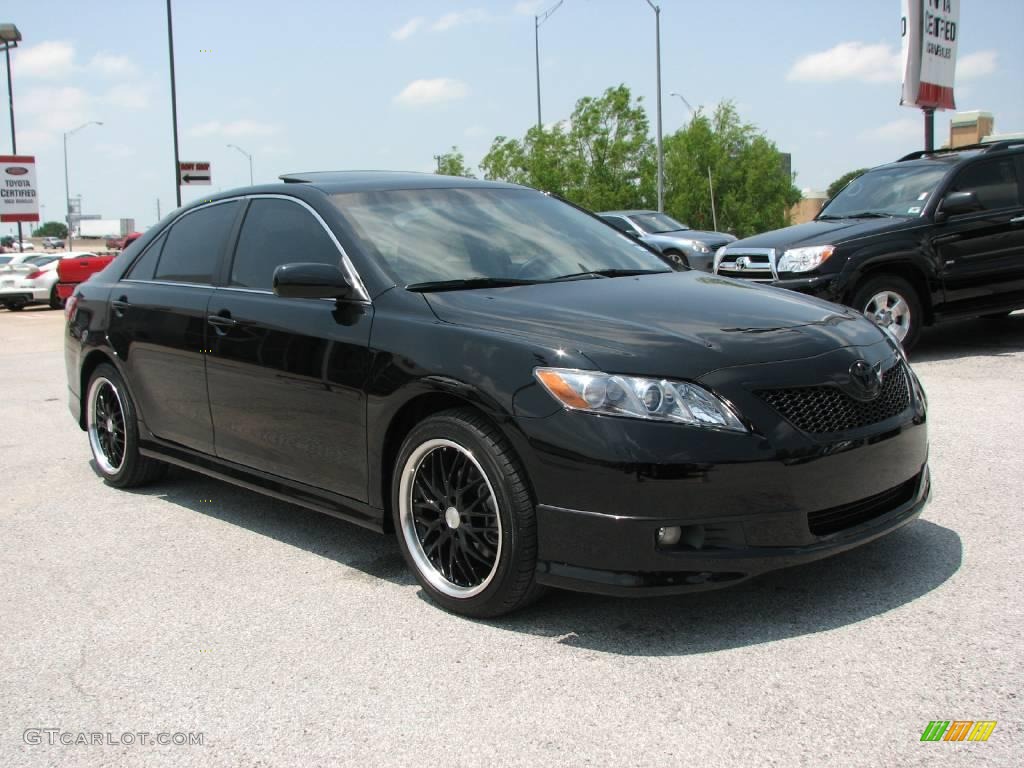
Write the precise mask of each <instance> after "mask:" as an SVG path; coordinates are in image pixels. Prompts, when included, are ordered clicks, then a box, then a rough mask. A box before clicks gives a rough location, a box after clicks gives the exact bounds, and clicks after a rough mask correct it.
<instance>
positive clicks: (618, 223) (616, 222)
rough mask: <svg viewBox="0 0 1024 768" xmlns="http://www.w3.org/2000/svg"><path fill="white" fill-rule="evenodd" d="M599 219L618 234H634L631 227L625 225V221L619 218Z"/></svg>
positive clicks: (603, 217)
mask: <svg viewBox="0 0 1024 768" xmlns="http://www.w3.org/2000/svg"><path fill="white" fill-rule="evenodd" d="M601 218H602V219H604V220H605V221H607V222H608V223H609V224H611V225H612V226H613V227H615V228H616V229H617V230H619V231H620V232H625V233H627V234H628V233H630V232H636V230H635V229H633V227H631V226H630V225H629V224H627V223H626V220H625V219H623V218H621V217H619V216H602V217H601Z"/></svg>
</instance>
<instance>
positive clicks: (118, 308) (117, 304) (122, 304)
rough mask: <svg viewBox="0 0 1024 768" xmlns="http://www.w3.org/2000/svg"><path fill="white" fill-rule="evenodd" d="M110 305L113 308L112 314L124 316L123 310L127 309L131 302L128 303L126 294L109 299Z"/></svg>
mask: <svg viewBox="0 0 1024 768" xmlns="http://www.w3.org/2000/svg"><path fill="white" fill-rule="evenodd" d="M110 306H111V307H112V308H113V310H114V314H115V315H116V316H117V317H124V311H125V310H126V309H128V307H130V306H131V304H129V303H128V297H127V296H121V297H120V298H118V299H114V300H113V301H111V302H110Z"/></svg>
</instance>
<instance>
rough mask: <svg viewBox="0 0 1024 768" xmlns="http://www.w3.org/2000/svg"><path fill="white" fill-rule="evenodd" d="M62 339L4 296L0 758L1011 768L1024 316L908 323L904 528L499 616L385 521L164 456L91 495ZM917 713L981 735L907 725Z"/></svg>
mask: <svg viewBox="0 0 1024 768" xmlns="http://www.w3.org/2000/svg"><path fill="white" fill-rule="evenodd" d="M61 331H62V316H61V313H59V312H53V311H49V310H42V309H29V310H26V311H24V312H21V313H11V312H0V382H2V385H0V391H2V393H3V396H2V397H0V423H2V424H3V434H2V436H0V446H2V453H0V455H2V457H3V460H2V466H3V473H2V484H0V498H2V499H3V504H2V510H0V577H2V582H0V583H2V590H0V639H2V642H0V765H3V766H22V765H31V766H43V765H47V766H49V765H60V766H72V765H90V766H100V765H118V766H121V765H124V766H136V765H168V766H172V765H173V766H182V765H195V766H243V765H245V766H300V765H343V764H344V765H366V766H370V765H391V764H394V765H408V764H411V763H413V762H416V763H418V764H421V765H424V766H432V765H446V766H474V767H476V766H486V765H492V764H493V765H531V766H535V765H566V766H582V765H612V766H627V765H644V766H647V765H649V766H668V765H702V766H737V765H780V766H790V765H807V766H821V765H841V766H883V765H886V766H888V765H911V766H918V765H937V766H938V765H942V766H947V765H971V766H974V765H1020V758H1021V755H1022V754H1024V727H1022V720H1024V717H1022V716H1024V712H1022V698H1021V697H1022V689H1024V685H1022V683H1024V673H1022V663H1021V662H1022V655H1024V654H1022V647H1024V644H1022V640H1021V638H1022V637H1024V600H1022V599H1021V592H1020V590H1021V579H1022V565H1024V557H1022V547H1021V544H1020V531H1021V530H1022V529H1024V512H1022V507H1024V503H1022V498H1024V450H1022V440H1021V435H1022V433H1024V408H1022V406H1021V399H1022V395H1024V385H1022V382H1024V313H1017V314H1016V315H1014V316H1013V317H1011V318H1009V319H1008V320H1005V321H1001V322H1000V321H985V320H976V321H969V322H963V323H958V324H955V325H951V326H945V327H942V328H939V329H933V330H931V331H929V332H927V334H926V336H925V338H924V340H923V341H922V343H921V345H920V347H919V350H918V352H917V354H916V355H915V357H914V363H915V368H916V369H917V370H918V372H919V374H920V376H921V379H922V380H923V382H924V385H925V387H926V389H927V391H928V394H929V398H930V402H931V411H930V420H931V422H930V423H931V441H932V448H931V451H932V454H931V455H932V473H933V479H934V486H935V487H934V499H933V502H932V504H931V506H930V507H928V508H927V509H926V511H925V514H924V517H923V518H922V519H921V520H920V521H918V522H916V523H914V524H913V525H911V526H909V527H907V528H904V529H902V530H901V531H899V532H897V533H895V534H893V535H892V536H890V537H887V538H885V539H883V540H881V541H878V542H875V543H874V544H871V545H869V546H867V547H864V548H862V549H860V550H857V551H854V552H850V553H847V554H844V555H840V556H838V557H835V558H833V559H831V560H826V561H822V562H818V563H815V564H812V565H808V566H805V567H802V568H798V569H793V570H790V571H785V572H781V573H776V574H772V575H769V576H767V577H764V578H761V579H759V580H757V581H754V582H750V583H746V584H744V585H741V586H739V587H736V588H733V589H731V590H723V591H719V592H711V593H704V594H697V595H689V596H679V597H673V598H659V599H645V600H620V599H613V598H605V597H596V596H588V595H577V594H571V593H553V594H552V595H550V596H549V598H548V599H547V600H545V601H544V602H542V603H541V604H539V605H537V606H536V607H534V608H532V609H530V610H528V611H527V612H525V613H522V614H519V615H516V616H513V617H511V618H508V619H504V620H500V621H495V622H473V621H468V620H466V619H461V618H457V617H455V616H451V615H448V614H446V613H444V612H442V611H440V610H438V609H437V608H435V607H434V606H433V605H431V604H430V603H428V602H427V601H426V600H425V599H424V598H423V597H422V595H421V593H420V590H419V588H418V587H417V586H416V585H415V583H414V582H413V580H412V578H411V577H410V576H409V575H408V574H407V573H406V571H405V568H404V566H403V563H402V561H401V558H400V555H399V553H398V547H397V545H396V544H395V543H394V541H393V540H392V539H390V538H384V537H379V536H376V535H374V534H371V533H369V532H367V531H364V530H362V529H359V528H357V527H354V526H351V525H348V524H346V523H342V522H339V521H336V520H333V519H331V518H328V517H324V516H320V515H317V514H315V513H312V512H307V511H304V510H302V509H300V508H298V507H294V506H291V505H289V504H286V503H283V502H279V501H275V500H272V499H268V498H265V497H263V496H260V495H257V494H255V493H251V492H248V491H245V490H240V489H236V488H233V487H231V486H228V485H224V484H222V483H218V482H215V481H212V480H208V479H205V478H203V477H201V476H198V475H194V474H190V473H186V472H184V471H173V472H172V474H171V475H170V477H169V478H168V480H167V481H165V482H163V483H161V484H159V485H157V486H154V487H152V488H147V489H144V490H141V491H139V492H130V493H129V492H122V491H115V490H113V489H110V488H108V487H106V486H105V485H103V483H102V482H101V481H100V480H99V479H98V478H97V477H96V475H95V474H94V473H93V471H92V469H91V468H90V465H89V450H88V446H87V442H86V439H85V437H84V434H83V433H82V432H80V431H79V430H78V428H77V427H76V426H75V425H74V424H73V423H72V421H71V418H70V416H69V415H68V411H67V408H66V404H65V391H66V390H65V383H64V367H63V357H62V352H61V350H62V338H61ZM936 719H940V720H958V719H959V720H997V721H998V725H997V727H996V729H995V731H994V733H993V734H992V736H991V738H990V739H989V741H988V742H986V743H956V744H954V743H941V742H940V743H921V742H920V741H919V737H920V735H921V732H922V730H923V729H924V727H925V726H926V725H927V723H928V721H930V720H936ZM31 728H36V729H39V728H54V729H60V730H61V731H63V732H67V733H71V734H73V735H75V734H78V733H79V732H86V733H92V732H101V733H102V732H111V734H112V736H111V737H110V738H111V739H113V740H120V739H122V734H124V733H125V732H130V733H138V732H147V733H150V734H153V735H154V737H155V734H157V733H171V734H174V733H188V732H193V733H202V735H203V736H202V738H203V742H204V743H203V744H202V745H183V746H175V745H166V746H152V745H149V744H147V745H142V744H139V743H135V744H131V745H125V744H102V745H98V744H97V745H67V746H64V745H60V744H59V743H58V744H54V745H49V744H48V743H47V735H46V734H45V733H44V734H42V735H41V736H40V739H39V740H40V741H42V743H41V744H38V745H35V744H26V743H25V737H24V734H25V731H26V729H31ZM104 738H105V739H106V737H104ZM136 741H139V739H138V738H137V739H136ZM1014 754H1016V755H1017V758H1014V757H1013V755H1014Z"/></svg>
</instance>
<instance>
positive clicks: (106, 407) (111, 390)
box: [85, 363, 167, 488]
mask: <svg viewBox="0 0 1024 768" xmlns="http://www.w3.org/2000/svg"><path fill="white" fill-rule="evenodd" d="M85 426H86V432H87V434H88V435H89V448H90V449H91V450H92V457H93V461H95V463H96V467H97V469H98V470H99V472H100V474H101V475H102V476H103V480H104V482H106V483H107V484H108V485H112V486H114V487H115V488H136V487H138V486H141V485H146V484H147V483H152V482H155V481H156V480H159V479H161V478H162V477H164V475H166V474H167V464H165V463H164V462H162V461H157V460H156V459H151V458H149V457H148V456H143V455H142V454H141V453H139V426H138V416H137V411H136V410H135V404H134V403H133V402H132V399H131V396H130V395H129V394H128V388H127V387H126V386H125V383H124V379H122V378H121V374H119V373H118V372H117V369H116V368H114V366H112V365H110V364H108V363H103V364H101V365H99V366H97V367H96V370H95V371H93V372H92V376H90V377H89V386H88V387H87V388H86V400H85Z"/></svg>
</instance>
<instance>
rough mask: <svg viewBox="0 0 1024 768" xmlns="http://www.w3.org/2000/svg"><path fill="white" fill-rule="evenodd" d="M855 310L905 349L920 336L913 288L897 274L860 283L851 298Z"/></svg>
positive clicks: (920, 317) (921, 316) (918, 307)
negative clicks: (878, 326) (889, 333)
mask: <svg viewBox="0 0 1024 768" xmlns="http://www.w3.org/2000/svg"><path fill="white" fill-rule="evenodd" d="M852 304H853V307H854V309H859V310H860V311H862V312H863V313H864V314H865V315H867V316H868V317H869V318H870V319H872V320H874V321H875V322H876V323H878V325H881V326H884V327H888V328H889V330H891V331H892V332H893V333H894V334H895V336H896V338H898V339H899V340H900V342H901V343H902V344H903V348H904V349H905V350H907V351H909V350H910V349H911V348H912V347H913V346H914V344H916V343H917V339H918V337H919V336H920V335H921V322H922V321H923V320H924V311H923V310H922V308H921V299H920V297H919V296H918V295H917V291H916V290H915V289H914V286H912V285H911V284H910V283H909V282H907V281H906V280H904V279H903V278H902V277H899V276H897V275H879V276H878V277H872V278H870V279H869V280H867V281H866V282H864V283H862V284H861V286H860V288H858V289H857V292H856V294H854V297H853V302H852Z"/></svg>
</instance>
